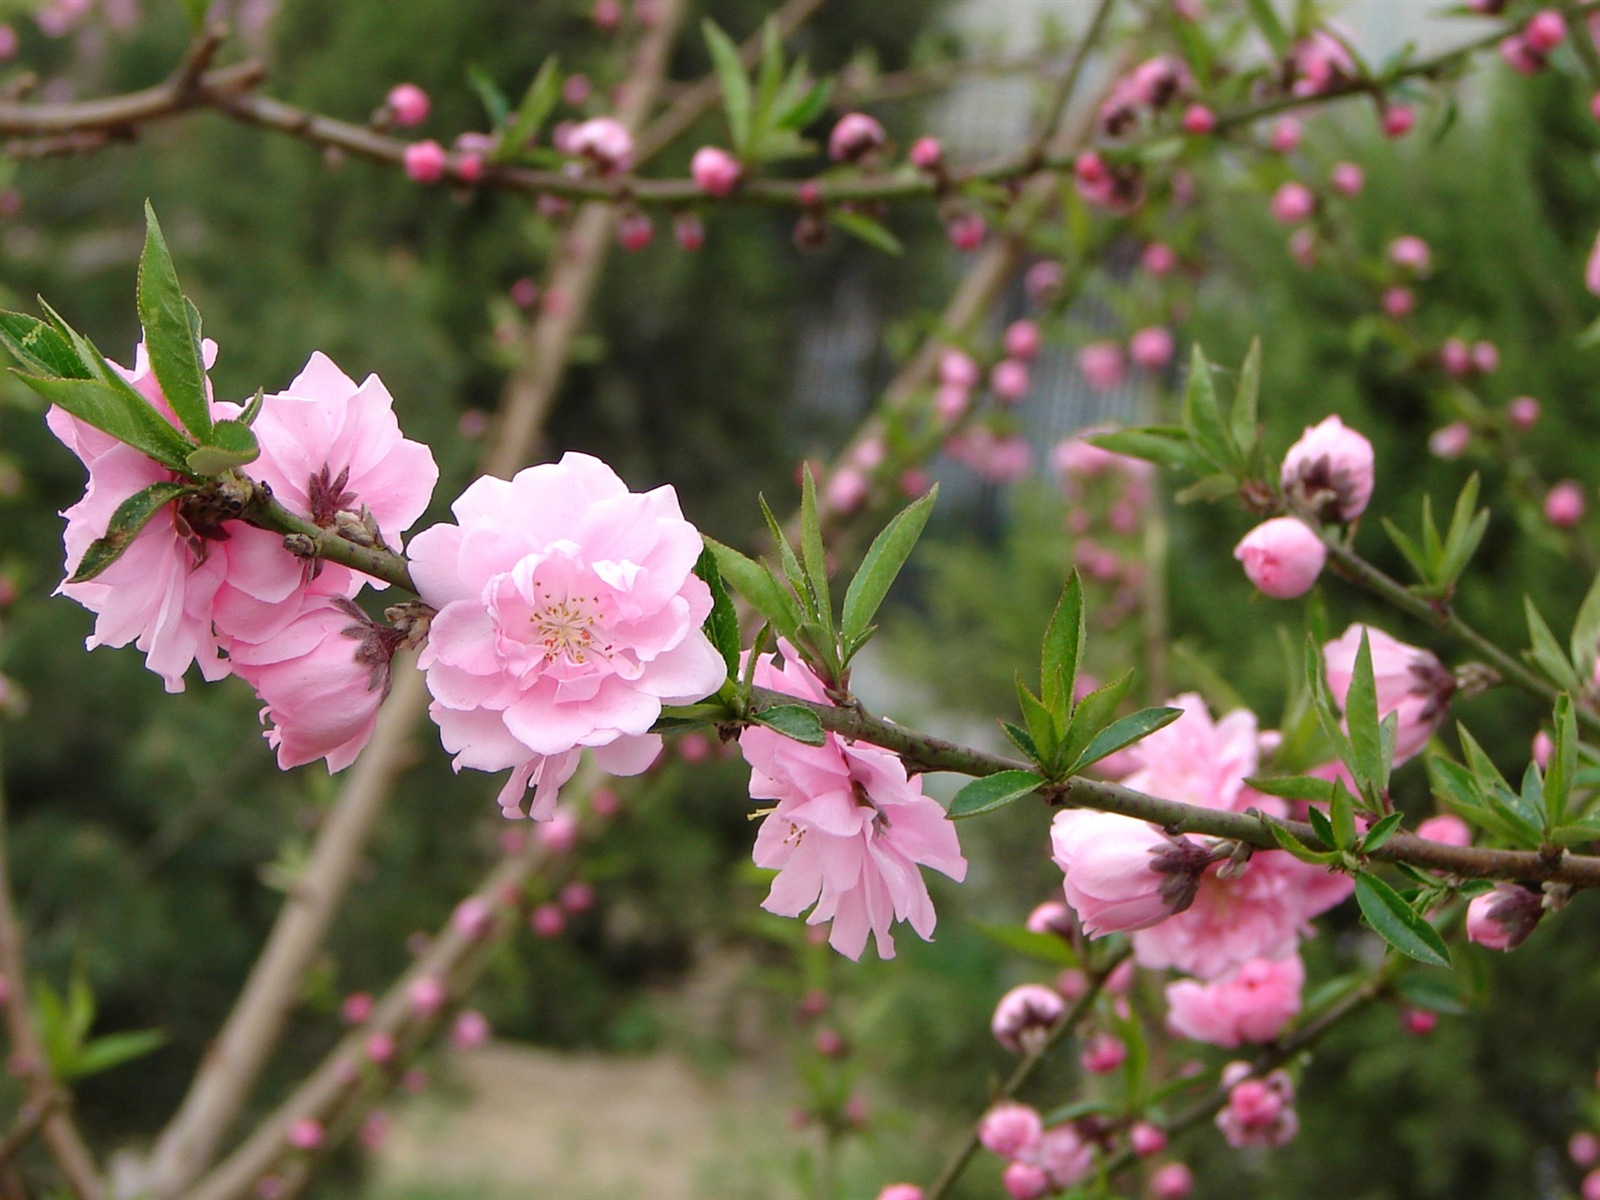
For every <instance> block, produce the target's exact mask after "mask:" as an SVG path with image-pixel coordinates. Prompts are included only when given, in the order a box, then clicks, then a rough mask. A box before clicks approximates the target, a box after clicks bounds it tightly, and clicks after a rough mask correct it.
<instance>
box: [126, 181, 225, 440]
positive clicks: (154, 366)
mask: <svg viewBox="0 0 1600 1200" xmlns="http://www.w3.org/2000/svg"><path fill="white" fill-rule="evenodd" d="M144 220H145V237H144V253H143V254H142V255H140V257H139V323H140V324H141V325H143V326H144V344H145V350H146V352H147V353H148V354H149V355H150V369H151V370H152V371H154V372H155V377H156V379H157V380H159V381H160V383H161V391H162V394H163V395H165V396H166V398H167V403H168V404H170V405H171V406H172V411H173V413H174V414H175V415H176V416H177V418H178V420H179V421H180V422H181V423H182V425H183V427H184V428H185V429H187V430H188V431H189V432H190V433H192V434H194V436H195V438H196V440H198V441H199V442H201V443H202V444H204V443H206V442H207V441H208V440H209V437H210V434H211V403H210V401H209V400H208V399H207V397H206V365H205V359H204V355H203V352H202V350H201V348H200V336H199V330H198V327H197V323H198V316H199V315H198V314H197V313H196V314H194V315H193V316H191V305H190V304H189V302H188V300H186V299H185V298H184V295H183V291H182V289H181V288H180V287H179V286H178V273H177V270H176V268H174V267H173V265H172V255H171V254H170V253H169V252H168V251H167V242H166V239H165V238H163V237H162V236H161V225H160V224H159V223H158V222H157V221H156V212H155V209H154V208H152V207H151V206H150V202H149V201H148V200H146V201H145V205H144Z"/></svg>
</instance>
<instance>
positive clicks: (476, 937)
mask: <svg viewBox="0 0 1600 1200" xmlns="http://www.w3.org/2000/svg"><path fill="white" fill-rule="evenodd" d="M450 924H451V925H452V926H453V927H454V929H455V931H456V932H457V933H459V934H460V935H461V936H462V937H464V938H467V939H468V940H469V941H474V942H476V941H481V940H482V939H484V938H486V937H488V936H489V931H490V930H491V929H493V928H494V910H493V909H491V908H490V907H489V902H488V901H487V900H485V899H484V898H483V897H482V896H468V897H467V898H466V899H465V900H463V901H462V902H461V903H460V904H458V905H456V910H455V912H453V913H452V914H451V915H450Z"/></svg>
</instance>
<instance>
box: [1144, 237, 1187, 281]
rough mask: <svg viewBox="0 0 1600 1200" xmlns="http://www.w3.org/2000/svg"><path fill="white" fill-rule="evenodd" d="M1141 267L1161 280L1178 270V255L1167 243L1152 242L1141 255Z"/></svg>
mask: <svg viewBox="0 0 1600 1200" xmlns="http://www.w3.org/2000/svg"><path fill="white" fill-rule="evenodd" d="M1139 265H1140V266H1142V267H1143V268H1144V269H1145V270H1146V271H1149V272H1150V274H1152V275H1154V276H1155V277H1156V278H1158V279H1159V278H1161V277H1162V276H1163V275H1170V274H1172V272H1174V271H1176V270H1177V269H1178V255H1177V252H1176V251H1174V250H1173V249H1172V247H1171V246H1168V245H1167V244H1166V243H1165V242H1151V243H1150V244H1149V245H1148V246H1146V247H1145V248H1144V252H1143V253H1142V254H1140V255H1139Z"/></svg>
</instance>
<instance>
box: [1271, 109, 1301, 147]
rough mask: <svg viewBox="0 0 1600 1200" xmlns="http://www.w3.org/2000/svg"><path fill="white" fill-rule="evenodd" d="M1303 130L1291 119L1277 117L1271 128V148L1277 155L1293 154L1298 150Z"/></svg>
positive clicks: (1298, 123) (1297, 122)
mask: <svg viewBox="0 0 1600 1200" xmlns="http://www.w3.org/2000/svg"><path fill="white" fill-rule="evenodd" d="M1304 136H1305V128H1304V126H1302V125H1301V124H1300V122H1299V121H1297V120H1295V119H1294V118H1293V117H1279V118H1278V119H1277V121H1275V122H1274V123H1273V126H1272V138H1271V142H1272V148H1273V149H1274V150H1276V151H1277V152H1278V153H1279V154H1293V153H1294V152H1295V151H1296V150H1298V149H1299V148H1300V141H1301V139H1302V138H1303V137H1304Z"/></svg>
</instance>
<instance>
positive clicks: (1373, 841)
mask: <svg viewBox="0 0 1600 1200" xmlns="http://www.w3.org/2000/svg"><path fill="white" fill-rule="evenodd" d="M1404 819H1405V818H1404V814H1402V813H1397V812H1393V813H1390V814H1389V815H1388V816H1387V817H1384V818H1382V819H1381V820H1379V821H1376V822H1374V823H1373V826H1372V828H1371V829H1369V830H1367V832H1366V833H1365V834H1363V835H1362V837H1361V852H1362V853H1363V854H1371V853H1373V852H1374V851H1375V850H1378V849H1380V848H1381V847H1382V846H1383V844H1384V843H1385V842H1387V841H1388V840H1389V839H1390V838H1392V837H1393V836H1394V835H1395V833H1396V831H1397V830H1399V828H1400V822H1401V821H1402V820H1404Z"/></svg>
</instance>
